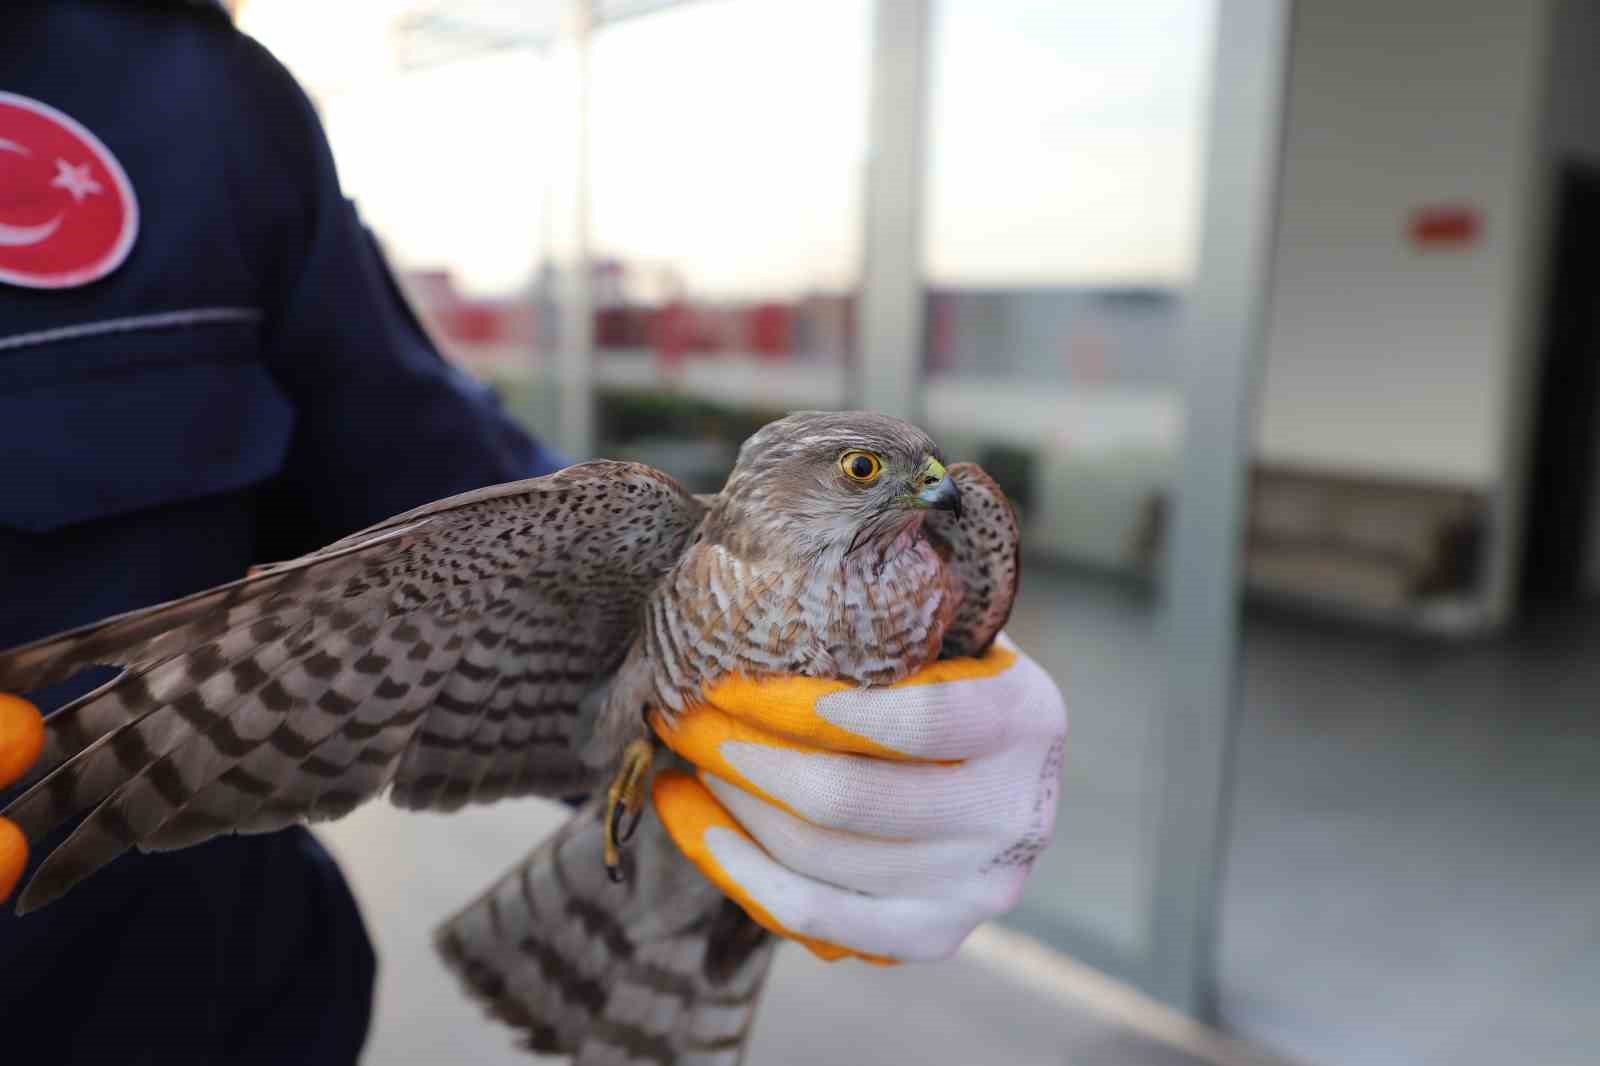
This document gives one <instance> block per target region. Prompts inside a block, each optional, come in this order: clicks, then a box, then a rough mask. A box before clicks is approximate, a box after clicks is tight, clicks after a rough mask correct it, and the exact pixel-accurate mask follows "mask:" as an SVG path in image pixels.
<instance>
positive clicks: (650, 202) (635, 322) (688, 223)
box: [589, 0, 870, 490]
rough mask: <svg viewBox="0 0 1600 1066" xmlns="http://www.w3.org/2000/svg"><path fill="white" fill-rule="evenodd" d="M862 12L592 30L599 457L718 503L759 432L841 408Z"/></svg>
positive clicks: (777, 11) (856, 213)
mask: <svg viewBox="0 0 1600 1066" xmlns="http://www.w3.org/2000/svg"><path fill="white" fill-rule="evenodd" d="M869 10H870V9H869V5H868V4H867V3H866V2H865V0H830V2H827V3H819V4H809V5H800V4H793V3H783V2H779V0H738V2H715V0H706V2H699V3H693V4H686V5H682V6H678V7H671V8H667V9H665V10H662V11H657V12H653V13H650V14H645V15H638V16H634V17H630V18H627V19H624V20H622V21H619V22H616V23H614V24H608V25H603V26H602V27H601V28H600V29H599V30H598V31H597V32H596V34H595V39H594V45H593V51H592V57H591V68H590V70H591V81H590V120H591V121H590V129H589V138H590V139H589V148H590V155H589V165H590V208H589V210H590V220H591V229H590V248H591V251H592V254H593V256H594V259H595V297H594V304H595V348H596V357H597V358H596V363H595V377H596V381H597V385H598V386H599V393H600V403H601V409H600V419H599V437H600V442H599V446H598V451H600V452H601V453H602V454H607V455H616V456H619V457H621V456H628V457H634V458H639V459H643V460H645V461H650V462H654V463H655V464H656V465H658V466H660V467H661V468H663V469H665V470H667V471H668V472H669V473H672V474H674V475H675V476H678V477H680V478H682V479H684V480H685V481H687V482H690V483H692V484H694V485H696V486H697V487H703V488H706V489H709V490H714V489H716V488H718V487H720V485H721V481H722V477H723V476H724V475H725V474H726V472H727V468H728V466H729V465H730V464H731V461H732V455H733V451H732V449H733V448H734V447H735V446H736V444H737V442H738V441H739V440H741V439H742V438H743V437H744V436H745V435H746V434H747V433H748V432H750V431H751V430H752V429H753V428H754V426H755V425H756V424H759V422H760V421H764V420H765V419H766V418H768V417H770V416H771V415H773V414H776V413H782V412H784V411H788V410H792V409H796V408H805V407H840V406H843V405H845V404H846V403H847V401H848V396H849V381H848V374H849V367H850V358H851V355H850V353H851V348H852V343H853V337H854V314H855V292H856V287H857V282H858V278H859V259H860V247H859V230H860V197H861V185H862V172H861V168H862V161H863V159H864V154H865V121H866V118H865V116H866V59H867V47H868V16H869ZM824 56H825V57H826V63H825V66H819V57H824ZM824 70H825V73H824ZM663 404H666V405H668V406H666V407H663V406H662V405H663ZM668 411H670V412H671V413H672V414H673V415H675V416H677V417H671V418H669V417H663V416H664V414H666V412H668ZM668 426H670V427H671V428H672V430H673V431H674V432H676V433H678V434H679V437H677V438H675V439H668V438H667V437H666V436H664V429H665V427H668Z"/></svg>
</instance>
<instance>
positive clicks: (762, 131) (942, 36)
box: [242, 0, 1215, 296]
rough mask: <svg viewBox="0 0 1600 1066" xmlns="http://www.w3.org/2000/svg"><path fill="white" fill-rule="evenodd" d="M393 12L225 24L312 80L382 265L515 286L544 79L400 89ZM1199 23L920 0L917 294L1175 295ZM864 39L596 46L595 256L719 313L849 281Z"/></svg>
mask: <svg viewBox="0 0 1600 1066" xmlns="http://www.w3.org/2000/svg"><path fill="white" fill-rule="evenodd" d="M407 6H411V5H410V4H409V3H408V0H342V2H341V3H340V4H338V5H334V4H327V3H324V2H319V0H250V3H248V4H247V6H246V8H245V10H244V14H243V19H242V25H243V26H244V28H245V29H246V30H247V31H249V32H251V33H253V34H255V35H256V36H257V37H258V38H260V39H261V40H262V41H263V42H264V43H266V44H267V46H268V47H269V48H271V49H273V51H275V52H276V53H277V54H278V55H279V56H280V58H282V59H283V60H284V61H285V62H286V63H287V64H288V65H289V66H290V68H291V69H292V70H294V71H295V73H296V74H297V75H298V76H299V77H300V78H301V79H302V81H303V82H305V83H306V84H307V86H308V87H309V88H310V89H311V90H312V91H313V93H314V95H315V96H316V97H317V99H318V100H319V103H320V104H321V106H322V110H323V115H324V119H325V121H326V122H327V124H328V129H329V135H330V138H331V140H332V141H333V144H334V147H335V153H336V157H337V159H338V163H339V167H340V174H341V178H342V180H343V181H344V183H345V186H346V189H347V191H348V192H349V193H350V194H351V195H352V196H354V197H355V198H356V200H357V201H358V202H359V203H360V205H361V208H362V211H363V213H364V214H365V215H366V216H367V217H368V219H369V221H371V222H372V223H373V224H374V225H375V227H376V228H377V229H378V230H379V231H380V233H382V234H383V236H384V238H385V241H386V242H387V243H388V245H389V246H390V248H391V250H392V251H393V252H394V253H395V255H396V257H397V258H398V259H399V260H400V261H401V262H402V263H403V264H405V265H407V266H426V265H438V266H446V267H449V268H451V269H452V270H454V271H455V272H456V273H457V275H458V276H459V277H460V278H461V279H462V280H463V281H464V282H466V284H467V285H468V286H469V287H470V288H472V289H475V290H479V291H494V290H509V289H513V288H515V287H517V286H518V285H519V284H521V283H522V282H523V281H524V280H525V279H526V278H527V276H528V274H529V272H530V271H531V269H532V267H533V265H534V263H535V262H536V261H537V258H538V255H539V241H540V233H541V221H542V219H541V215H542V210H543V202H542V187H543V186H542V182H543V180H544V171H543V166H542V164H543V160H544V158H545V156H546V152H545V147H546V146H545V145H544V144H543V143H541V135H542V134H547V133H548V130H549V120H548V119H542V118H541V108H542V107H548V106H550V101H549V95H550V94H549V93H548V91H547V89H546V86H545V83H544V79H543V73H544V72H543V69H542V65H541V63H540V62H539V61H538V59H537V58H536V57H535V54H534V53H532V52H527V51H523V52H507V53H500V54H495V55H489V56H485V57H483V58H481V59H477V60H473V61H470V62H462V63H454V64H451V65H448V66H444V67H440V68H437V69H433V70H429V71H425V72H421V73H405V74H402V73H400V72H399V71H398V69H397V67H396V64H395V61H394V54H395V53H394V46H393V38H392V37H391V36H390V34H389V33H387V32H385V29H384V27H385V26H386V24H387V23H388V22H389V20H391V19H392V17H393V16H394V14H395V13H396V12H397V11H399V10H402V9H404V8H405V7H407ZM528 6H530V7H535V8H536V7H538V6H540V5H539V4H538V2H537V0H533V2H532V3H531V4H529V5H528ZM499 7H500V8H501V9H502V10H511V9H514V8H515V7H516V5H514V4H504V3H503V4H500V5H499ZM1214 8H1215V0H1119V2H1118V3H1115V4H1109V3H1105V2H1104V0H935V3H934V12H935V20H934V39H933V59H932V65H931V70H930V75H931V76H930V82H929V84H930V90H931V94H932V99H931V108H930V112H931V113H930V130H929V139H928V152H929V157H928V167H929V170H928V213H927V218H926V234H927V240H926V254H925V267H926V270H927V273H928V277H929V279H930V281H932V282H934V283H939V284H981V285H1019V284H1033V285H1048V284H1120V283H1156V284H1170V283H1178V284H1181V283H1182V282H1183V281H1184V280H1185V279H1186V278H1187V276H1188V272H1189V264H1190V260H1191V257H1192V246H1193V240H1194V232H1193V224H1194V219H1195V213H1196V204H1197V189H1196V180H1197V177H1198V172H1199V165H1200V158H1199V155H1198V153H1199V150H1200V148H1201V137H1202V133H1201V119H1202V115H1203V98H1204V94H1205V90H1206V81H1207V78H1208V76H1209V69H1208V64H1209V59H1210V32H1211V25H1212V20H1213V18H1214ZM869 31H870V5H869V4H868V2H867V0H696V2H693V3H689V4H686V5H684V6H682V7H679V8H676V9H674V10H671V11H668V12H664V13H658V14H653V15H646V16H640V17H637V18H633V19H629V20H626V21H624V22H622V23H620V24H617V25H615V26H609V27H605V28H603V29H602V30H601V31H599V33H598V34H597V37H596V41H595V46H594V51H593V67H592V75H593V76H592V82H591V85H592V90H591V91H592V100H591V115H592V125H591V133H590V137H591V142H590V143H591V160H592V184H591V212H592V221H593V230H592V232H593V240H594V245H595V248H596V250H597V251H598V252H600V253H605V254H611V255H615V256H617V257H619V258H623V259H626V260H629V261H643V262H648V263H657V264H671V265H672V266H673V267H675V268H676V269H677V271H678V273H679V274H681V275H682V276H683V277H684V279H685V280H686V281H687V282H688V283H689V285H690V286H691V288H692V289H693V290H694V291H696V292H699V293H702V294H705V295H712V296H716V295H737V296H749V295H758V294H770V295H779V296H783V295H790V294H793V293H795V292H799V291H803V290H805V289H809V288H824V289H839V288H843V287H846V286H848V285H850V284H852V283H853V281H854V279H855V278H856V277H857V275H858V273H859V262H858V260H859V229H860V213H859V206H860V197H861V185H862V167H863V163H864V159H865V152H866V104H867V62H868V47H869Z"/></svg>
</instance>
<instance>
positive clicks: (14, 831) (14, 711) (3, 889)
mask: <svg viewBox="0 0 1600 1066" xmlns="http://www.w3.org/2000/svg"><path fill="white" fill-rule="evenodd" d="M43 747H44V719H43V718H42V717H40V715H39V710H38V708H37V707H35V706H34V705H33V704H31V703H29V702H28V701H27V700H24V699H20V698H18V697H16V696H8V695H5V694H4V693H0V789H4V788H6V787H8V786H9V785H11V784H12V783H14V782H16V781H19V780H21V778H22V776H23V775H24V774H26V773H27V772H28V770H29V769H30V768H32V766H33V764H34V761H35V760H37V759H38V758H39V752H40V750H41V749H42V748H43ZM27 864H28V841H27V838H26V837H24V836H23V835H22V830H20V829H18V828H17V827H16V826H15V825H14V824H12V823H11V822H10V821H9V820H7V819H5V818H0V900H4V899H6V898H8V897H9V896H10V895H11V890H12V889H13V888H15V887H16V886H17V878H19V877H21V876H22V870H23V867H25V866H27Z"/></svg>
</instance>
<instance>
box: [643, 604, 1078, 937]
mask: <svg viewBox="0 0 1600 1066" xmlns="http://www.w3.org/2000/svg"><path fill="white" fill-rule="evenodd" d="M652 724H653V725H654V727H655V729H656V732H657V734H658V735H659V736H660V737H661V739H662V740H663V741H664V742H665V743H666V744H667V745H668V746H669V747H670V748H672V749H673V750H674V751H675V752H677V753H678V754H679V755H681V756H682V757H683V758H685V759H687V760H688V761H689V762H692V763H694V764H695V766H696V767H698V768H699V772H698V774H697V775H691V774H688V773H684V772H682V771H667V772H663V773H660V774H657V775H656V781H655V785H654V790H653V795H654V801H655V808H656V813H657V815H658V816H659V817H660V818H661V820H662V822H663V823H664V824H665V826H666V828H667V831H668V833H670V834H671V836H672V839H673V840H674V841H675V842H676V843H677V845H678V847H679V848H680V849H681V850H682V851H683V852H684V854H685V855H687V856H688V857H689V859H690V860H691V861H693V862H694V864H695V865H696V866H698V867H699V868H700V870H701V871H702V872H703V873H704V874H705V875H706V876H707V877H708V878H710V880H711V881H712V882H713V883H715V884H716V885H717V886H718V887H719V888H721V889H722V891H723V892H725V893H726V894H727V895H728V896H729V897H730V898H732V899H733V900H735V901H737V902H738V903H739V905H740V906H741V907H743V908H744V910H745V912H746V913H748V914H749V915H750V917H751V918H753V919H754V920H755V921H756V922H758V923H760V924H761V925H762V926H764V927H766V928H767V929H769V930H771V931H772V932H774V933H777V934H779V935H781V936H786V937H789V938H791V939H794V940H798V941H799V942H801V943H802V944H805V945H806V946H807V947H809V948H810V949H811V950H812V951H813V952H815V953H816V954H817V955H819V956H821V957H822V958H824V959H836V958H840V957H843V956H855V957H858V958H864V959H867V960H868V961H872V962H897V961H912V960H928V959H939V958H944V957H946V956H948V955H950V954H951V953H952V952H954V951H955V949H956V948H957V947H958V946H959V945H960V943H961V941H962V940H964V939H965V938H966V936H967V934H968V933H970V932H971V931H972V930H973V929H974V928H975V927H976V926H977V925H978V924H979V923H980V922H983V921H985V920H986V919H989V918H992V917H994V916H996V915H998V914H1001V913H1003V912H1005V911H1006V910H1009V909H1010V908H1011V906H1012V905H1013V904H1015V903H1016V901H1017V898H1018V896H1020V895H1021V893H1022V887H1023V882H1024V881H1025V880H1026V879H1027V876H1028V872H1029V870H1030V869H1031V868H1032V865H1033V860H1034V858H1035V856H1037V855H1038V853H1039V852H1040V851H1042V850H1043V849H1044V847H1045V845H1046V844H1048V843H1049V841H1050V834H1051V831H1052V830H1053V828H1054V826H1055V816H1056V786H1057V781H1058V779H1059V776H1060V769H1061V759H1062V754H1063V750H1064V746H1065V740H1066V728H1067V720H1066V708H1065V705H1064V704H1063V701H1062V698H1061V693H1060V691H1059V690H1058V689H1057V688H1056V686H1055V683H1054V682H1052V681H1051V680H1050V678H1049V676H1048V675H1046V674H1045V672H1044V671H1043V670H1042V669H1041V668H1040V667H1039V665H1038V664H1037V663H1035V662H1034V661H1033V660H1032V659H1029V658H1028V657H1027V656H1026V655H1024V654H1022V652H1021V651H1019V650H1018V649H1017V647H1016V646H1015V645H1014V644H1011V643H1010V642H1009V641H1008V640H1007V639H1006V638H1005V637H1004V635H1002V636H1001V638H1000V640H998V641H997V642H996V643H995V645H994V646H993V647H991V648H990V649H989V651H988V652H987V653H985V654H984V656H983V657H982V658H979V659H948V660H943V661H940V662H937V663H934V664H932V665H931V666H928V667H927V668H925V669H923V670H922V671H920V672H918V673H916V674H914V675H912V676H911V677H909V678H907V679H906V680H905V681H902V682H900V683H899V684H897V685H893V686H889V687H886V688H857V687H855V686H852V685H850V684H847V683H844V682H839V681H817V680H813V679H809V678H783V679H777V680H769V681H760V682H757V681H750V680H747V679H744V678H731V679H728V680H725V681H722V682H719V683H718V684H716V685H713V686H711V687H710V688H708V689H707V690H706V693H705V703H704V704H701V705H697V706H695V707H691V708H689V709H687V710H686V711H684V712H683V713H682V714H680V715H679V716H678V717H677V722H676V725H675V726H674V727H671V728H669V727H668V726H667V724H666V722H665V721H664V720H663V719H661V718H659V717H657V718H656V719H654V720H653V722H652Z"/></svg>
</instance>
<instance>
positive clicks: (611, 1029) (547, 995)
mask: <svg viewBox="0 0 1600 1066" xmlns="http://www.w3.org/2000/svg"><path fill="white" fill-rule="evenodd" d="M601 839H602V834H601V806H600V804H599V803H598V802H590V803H589V804H587V805H585V806H584V807H583V808H582V809H581V810H579V812H578V813H577V814H575V815H574V816H573V818H572V819H571V820H570V821H569V822H568V823H567V824H566V825H565V826H563V827H562V829H561V830H559V831H558V832H557V833H556V834H555V835H554V836H552V837H551V838H550V839H549V840H547V841H545V842H544V844H542V845H541V846H540V847H539V848H538V849H537V850H535V851H534V852H533V854H531V855H530V856H529V857H528V858H527V859H526V860H524V861H523V862H522V864H521V865H519V866H518V867H516V868H515V869H513V870H511V871H510V872H509V873H507V874H506V875H505V876H504V877H503V878H501V879H500V881H498V882H497V883H496V884H495V885H493V886H492V887H491V888H490V889H489V890H488V891H487V892H485V893H484V894H483V895H482V896H480V897H479V898H478V899H477V900H476V901H474V902H473V903H472V904H470V905H469V906H468V907H466V909H464V910H463V911H461V912H460V913H459V914H457V915H456V916H455V917H454V918H452V919H450V920H449V921H447V922H446V923H444V925H442V926H441V927H440V928H439V929H438V931H437V932H436V933H435V938H434V939H435V944H436V946H437V947H438V950H439V952H440V954H441V955H442V956H443V957H444V959H445V962H446V963H447V964H448V965H449V966H450V968H451V969H452V970H454V971H455V973H456V974H457V976H458V977H460V979H461V980H462V983H463V984H464V985H465V986H466V988H467V991H468V992H469V993H470V994H471V995H473V996H474V997H475V998H477V999H479V1000H480V1001H482V1003H483V1004H484V1007H485V1009H486V1010H487V1011H488V1012H489V1014H490V1015H492V1016H493V1017H495V1018H498V1019H500V1020H501V1021H503V1022H505V1023H507V1024H508V1025H511V1026H513V1027H514V1028H516V1029H518V1030H521V1032H522V1034H523V1037H524V1043H525V1044H526V1046H527V1047H528V1048H529V1049H530V1050H533V1051H538V1052H543V1053H546V1054H566V1055H571V1056H573V1061H574V1063H575V1066H622V1064H624V1063H629V1062H640V1061H643V1062H651V1063H661V1064H671V1066H733V1064H735V1063H737V1062H739V1061H740V1059H741V1057H742V1056H743V1053H744V1046H745V1043H746V1040H747V1038H748V1036H749V1033H750V1024H751V1020H752V1018H753V1016H754V1013H755V1006H756V1001H757V999H758V998H759V995H760V991H761V987H762V985H763V983H764V981H765V978H766V974H767V968H768V965H769V964H770V962H771V960H772V952H773V949H774V941H773V938H772V937H771V936H769V935H768V934H767V933H766V932H764V931H763V930H761V928H760V927H759V926H757V925H755V923H753V922H751V921H750V919H749V918H747V917H745V915H744V913H743V912H742V911H740V910H739V908H738V907H737V906H735V905H734V904H733V903H731V902H729V901H728V900H727V899H725V898H724V897H723V896H722V895H721V893H719V892H718V891H717V890H716V889H715V888H714V887H713V886H712V885H711V884H710V883H708V882H707V881H706V880H705V879H704V878H703V877H701V875H700V873H699V871H697V870H695V869H694V867H693V866H692V865H690V864H689V862H688V861H687V860H686V859H684V858H683V856H682V855H681V854H680V853H679V852H678V851H677V849H676V848H675V847H674V846H673V844H672V842H671V840H670V839H669V838H668V837H667V835H666V832H665V830H664V829H663V828H662V827H661V825H660V823H659V822H658V821H657V820H655V819H653V818H651V819H647V820H646V823H645V824H644V825H642V826H641V827H640V829H639V833H638V836H637V837H635V839H634V841H633V842H632V844H631V845H630V846H629V849H628V850H627V851H626V852H624V855H623V861H624V864H625V866H626V867H627V874H628V876H627V879H626V881H625V882H624V883H623V884H613V883H611V881H610V880H609V879H608V878H607V876H606V874H605V868H604V865H603V863H602V862H601Z"/></svg>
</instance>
